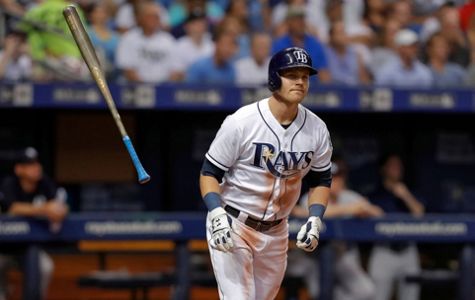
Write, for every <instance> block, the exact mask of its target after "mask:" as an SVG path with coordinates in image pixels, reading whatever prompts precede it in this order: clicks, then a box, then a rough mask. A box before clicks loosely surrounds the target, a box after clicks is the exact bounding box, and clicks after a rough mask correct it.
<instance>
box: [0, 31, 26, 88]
mask: <svg viewBox="0 0 475 300" xmlns="http://www.w3.org/2000/svg"><path fill="white" fill-rule="evenodd" d="M30 75H31V59H30V57H29V56H28V54H27V50H26V44H25V43H24V41H23V38H22V37H21V36H19V35H17V34H10V35H8V36H7V37H6V38H5V41H4V47H3V50H1V51H0V80H12V81H20V80H27V79H30Z"/></svg>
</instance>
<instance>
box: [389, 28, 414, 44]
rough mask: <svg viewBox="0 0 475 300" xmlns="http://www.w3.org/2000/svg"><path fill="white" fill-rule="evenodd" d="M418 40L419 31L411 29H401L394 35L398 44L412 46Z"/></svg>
mask: <svg viewBox="0 0 475 300" xmlns="http://www.w3.org/2000/svg"><path fill="white" fill-rule="evenodd" d="M418 41H419V38H418V37H417V33H415V32H414V31H412V30H410V29H401V30H399V31H398V33H396V36H395V37H394V44H396V46H410V45H413V44H415V43H417V42H418Z"/></svg>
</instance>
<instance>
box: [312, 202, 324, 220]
mask: <svg viewBox="0 0 475 300" xmlns="http://www.w3.org/2000/svg"><path fill="white" fill-rule="evenodd" d="M325 209H326V207H325V206H324V205H322V204H312V205H310V206H309V207H308V210H309V215H310V216H314V217H319V218H320V219H323V214H324V213H325Z"/></svg>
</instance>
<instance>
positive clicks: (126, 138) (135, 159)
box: [122, 135, 150, 183]
mask: <svg viewBox="0 0 475 300" xmlns="http://www.w3.org/2000/svg"><path fill="white" fill-rule="evenodd" d="M122 141H124V144H125V147H126V148H127V151H129V155H130V158H132V162H133V164H134V167H135V170H137V174H138V176H139V182H140V183H145V182H147V181H149V180H150V175H148V174H147V172H145V169H144V168H143V166H142V163H140V160H139V157H138V156H137V152H135V149H134V146H133V145H132V141H131V140H130V138H129V136H127V135H126V136H124V137H123V138H122Z"/></svg>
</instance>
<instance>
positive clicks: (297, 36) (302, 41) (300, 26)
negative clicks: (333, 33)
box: [272, 6, 331, 83]
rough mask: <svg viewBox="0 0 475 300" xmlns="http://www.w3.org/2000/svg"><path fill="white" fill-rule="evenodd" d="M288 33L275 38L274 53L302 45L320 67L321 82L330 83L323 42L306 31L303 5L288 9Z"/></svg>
mask: <svg viewBox="0 0 475 300" xmlns="http://www.w3.org/2000/svg"><path fill="white" fill-rule="evenodd" d="M286 20H287V26H288V34H286V35H284V36H283V37H281V38H279V39H277V40H274V42H273V44H272V53H276V52H278V51H279V50H282V49H285V48H288V47H301V48H304V49H306V50H307V51H308V53H309V54H310V56H311V57H312V62H313V64H314V66H315V68H316V69H318V76H316V77H317V78H318V79H319V80H320V82H324V83H328V82H330V80H331V77H330V72H329V71H328V63H327V58H326V56H325V50H324V48H323V45H322V43H321V42H320V41H319V40H318V39H316V38H314V37H313V36H311V35H309V34H307V33H306V32H305V10H304V9H303V7H301V6H291V7H289V9H288V11H287V18H286Z"/></svg>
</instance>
